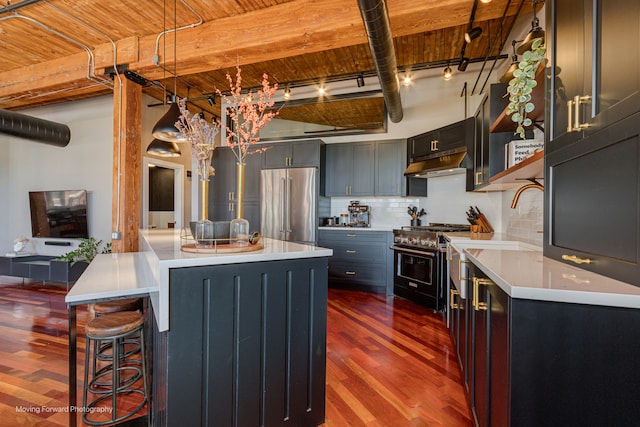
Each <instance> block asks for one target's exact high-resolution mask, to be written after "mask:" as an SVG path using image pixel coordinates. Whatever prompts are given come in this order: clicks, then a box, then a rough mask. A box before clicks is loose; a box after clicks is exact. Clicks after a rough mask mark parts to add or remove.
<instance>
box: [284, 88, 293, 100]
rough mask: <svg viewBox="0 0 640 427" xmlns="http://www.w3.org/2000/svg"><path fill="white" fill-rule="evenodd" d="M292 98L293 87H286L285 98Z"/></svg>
mask: <svg viewBox="0 0 640 427" xmlns="http://www.w3.org/2000/svg"><path fill="white" fill-rule="evenodd" d="M289 98H291V88H290V87H289V86H287V87H285V88H284V99H289Z"/></svg>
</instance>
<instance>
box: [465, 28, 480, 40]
mask: <svg viewBox="0 0 640 427" xmlns="http://www.w3.org/2000/svg"><path fill="white" fill-rule="evenodd" d="M480 34H482V28H480V27H473V28H472V29H470V30H469V31H467V32H466V33H464V40H465V41H466V42H467V43H471V42H472V41H473V40H475V39H477V38H478V37H480Z"/></svg>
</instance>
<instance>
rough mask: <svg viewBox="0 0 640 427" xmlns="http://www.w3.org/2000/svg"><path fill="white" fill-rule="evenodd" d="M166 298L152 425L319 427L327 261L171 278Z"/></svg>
mask: <svg viewBox="0 0 640 427" xmlns="http://www.w3.org/2000/svg"><path fill="white" fill-rule="evenodd" d="M169 292H170V300H169V305H170V313H169V316H170V322H169V325H170V328H169V331H168V332H163V333H158V332H156V334H158V335H159V336H160V337H159V338H158V339H156V340H155V343H156V344H157V346H158V347H160V348H157V349H155V351H156V354H154V358H156V357H160V358H164V360H156V361H155V363H154V367H155V368H156V369H157V368H160V372H157V371H156V372H155V373H154V379H155V384H154V385H155V387H154V391H155V393H156V395H154V403H155V402H156V401H158V402H162V405H154V412H155V413H154V422H159V425H193V426H196V425H202V426H206V425H228V426H245V425H265V426H280V425H282V426H284V425H295V426H315V425H319V424H322V423H323V422H324V414H325V377H326V365H325V362H326V316H327V258H308V259H298V260H283V261H271V262H257V263H246V264H233V265H221V266H204V267H192V268H180V269H173V270H171V273H170V282H169ZM158 393H160V394H162V393H164V396H158V395H157V394H158Z"/></svg>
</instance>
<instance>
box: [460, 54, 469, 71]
mask: <svg viewBox="0 0 640 427" xmlns="http://www.w3.org/2000/svg"><path fill="white" fill-rule="evenodd" d="M468 65H469V58H465V57H464V56H463V57H462V59H461V60H460V63H459V64H458V71H465V70H466V69H467V66H468Z"/></svg>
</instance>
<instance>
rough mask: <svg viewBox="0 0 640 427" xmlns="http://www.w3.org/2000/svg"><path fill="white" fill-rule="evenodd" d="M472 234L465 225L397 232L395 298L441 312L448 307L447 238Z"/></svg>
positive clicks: (405, 228)
mask: <svg viewBox="0 0 640 427" xmlns="http://www.w3.org/2000/svg"><path fill="white" fill-rule="evenodd" d="M453 231H469V225H465V224H429V225H427V226H422V227H402V228H401V229H396V230H393V246H391V248H390V249H392V250H393V252H394V271H395V275H394V286H393V291H394V294H395V295H398V296H400V297H403V298H406V299H408V300H411V301H413V302H415V303H418V304H420V305H423V306H425V307H429V308H432V309H434V310H436V311H440V310H442V309H443V308H444V304H445V290H446V286H445V279H446V259H445V258H446V257H445V256H444V251H445V245H444V238H443V234H444V233H446V232H453Z"/></svg>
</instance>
